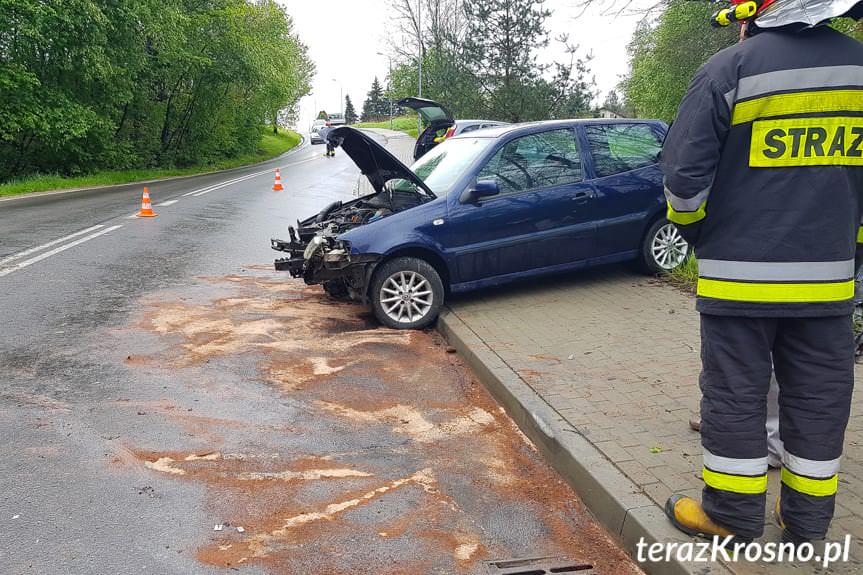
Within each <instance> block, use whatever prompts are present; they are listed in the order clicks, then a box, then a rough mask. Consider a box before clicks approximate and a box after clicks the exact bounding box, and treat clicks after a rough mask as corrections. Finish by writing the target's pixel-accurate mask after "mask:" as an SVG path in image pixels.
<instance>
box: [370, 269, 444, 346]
mask: <svg viewBox="0 0 863 575" xmlns="http://www.w3.org/2000/svg"><path fill="white" fill-rule="evenodd" d="M405 296H407V298H408V299H404V298H405ZM369 297H370V299H371V303H372V309H373V310H374V312H375V317H377V318H378V321H380V322H381V323H382V324H384V325H385V326H387V327H391V328H394V329H422V328H424V327H426V326H427V325H429V324H430V323H432V322H433V321H434V320H436V319H437V316H438V314H439V313H440V308H441V306H442V305H443V300H444V287H443V282H442V281H441V278H440V274H438V272H437V270H436V269H434V267H432V266H431V265H430V264H429V263H428V262H426V261H425V260H421V259H419V258H412V257H400V258H394V259H391V260H389V261H387V262H384V263H383V264H381V265H380V266H378V269H377V270H375V274H374V276H373V277H372V283H371V289H370V291H369ZM391 298H399V299H398V300H396V299H391ZM388 300H389V301H388ZM407 313H409V314H410V315H405V314H407Z"/></svg>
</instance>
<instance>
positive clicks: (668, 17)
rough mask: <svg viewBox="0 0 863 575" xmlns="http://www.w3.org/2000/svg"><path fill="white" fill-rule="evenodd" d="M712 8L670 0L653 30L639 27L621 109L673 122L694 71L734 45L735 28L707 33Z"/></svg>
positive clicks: (633, 41)
mask: <svg viewBox="0 0 863 575" xmlns="http://www.w3.org/2000/svg"><path fill="white" fill-rule="evenodd" d="M714 9H715V7H714V6H713V5H711V4H707V3H700V2H687V1H686V0H671V2H669V4H668V5H667V8H666V9H665V11H664V12H663V13H662V15H661V16H660V17H659V20H658V23H657V24H656V25H654V26H652V25H650V24H649V23H648V22H647V21H644V22H642V23H641V24H640V25H639V26H638V27H637V28H636V30H635V33H634V34H633V37H632V41H631V42H630V44H629V47H628V52H629V57H630V60H629V62H630V70H629V74H628V76H627V77H626V78H625V79H624V80H623V82H622V83H621V88H622V90H623V93H624V94H625V96H626V105H627V106H628V107H631V108H632V109H633V111H634V113H635V114H636V115H638V116H640V117H650V118H660V119H662V120H665V121H672V120H673V119H674V117H675V115H676V114H677V107H678V105H679V104H680V100H681V99H682V98H683V95H684V94H685V93H686V89H687V87H688V86H689V81H690V80H691V79H692V76H693V75H694V74H695V72H696V70H697V69H698V68H699V67H700V66H701V65H702V64H703V63H704V62H706V61H707V60H708V58H710V56H712V55H713V54H715V53H716V52H718V51H719V50H721V49H722V48H725V47H727V46H731V45H732V44H734V43H735V42H736V41H737V27H736V26H729V27H727V28H720V29H716V28H712V27H711V26H710V15H711V14H712V13H713V11H714Z"/></svg>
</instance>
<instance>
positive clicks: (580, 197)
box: [572, 192, 590, 204]
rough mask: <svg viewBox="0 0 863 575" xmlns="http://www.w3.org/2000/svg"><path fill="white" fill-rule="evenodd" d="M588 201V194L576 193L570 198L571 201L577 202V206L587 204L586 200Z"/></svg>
mask: <svg viewBox="0 0 863 575" xmlns="http://www.w3.org/2000/svg"><path fill="white" fill-rule="evenodd" d="M589 199H590V192H578V193H577V194H575V195H574V196H572V201H574V202H578V203H579V204H584V203H587V200H589Z"/></svg>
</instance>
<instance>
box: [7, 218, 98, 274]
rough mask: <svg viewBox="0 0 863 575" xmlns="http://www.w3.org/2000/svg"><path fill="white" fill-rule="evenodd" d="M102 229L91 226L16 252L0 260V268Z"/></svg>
mask: <svg viewBox="0 0 863 575" xmlns="http://www.w3.org/2000/svg"><path fill="white" fill-rule="evenodd" d="M101 227H104V226H103V225H101V224H99V225H98V226H93V227H92V228H87V229H86V230H81V231H79V232H75V233H74V234H69V235H68V236H63V237H62V238H57V239H56V240H52V241H50V242H48V243H47V244H42V245H41V246H36V247H35V248H29V249H26V250H24V251H23V252H18V253H17V254H12V255H11V256H7V257H5V258H3V259H2V260H0V266H2V265H3V264H5V263H8V262H11V261H12V260H17V259H20V258H23V257H24V256H29V255H30V254H32V253H35V252H39V251H42V250H44V249H45V248H50V247H51V246H56V245H57V244H59V243H63V242H65V241H66V240H71V239H72V238H76V237H78V236H81V235H84V234H86V233H90V232H92V231H95V230H98V229H99V228H101Z"/></svg>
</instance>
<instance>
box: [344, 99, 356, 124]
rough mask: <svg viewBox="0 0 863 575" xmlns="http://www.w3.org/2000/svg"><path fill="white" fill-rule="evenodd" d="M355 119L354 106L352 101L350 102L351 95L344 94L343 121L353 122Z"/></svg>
mask: <svg viewBox="0 0 863 575" xmlns="http://www.w3.org/2000/svg"><path fill="white" fill-rule="evenodd" d="M356 121H357V111H356V109H355V108H354V103H353V102H351V97H350V96H348V95H345V123H346V124H353V123H354V122H356Z"/></svg>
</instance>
